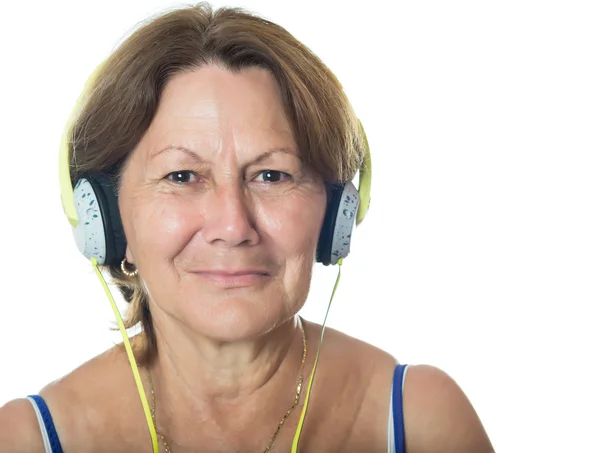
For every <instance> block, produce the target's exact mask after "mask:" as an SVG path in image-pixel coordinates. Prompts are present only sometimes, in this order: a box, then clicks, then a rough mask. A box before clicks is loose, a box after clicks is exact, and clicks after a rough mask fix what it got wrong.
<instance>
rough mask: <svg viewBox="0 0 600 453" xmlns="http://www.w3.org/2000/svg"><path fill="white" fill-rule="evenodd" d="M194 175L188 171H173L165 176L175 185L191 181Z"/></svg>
mask: <svg viewBox="0 0 600 453" xmlns="http://www.w3.org/2000/svg"><path fill="white" fill-rule="evenodd" d="M193 177H194V173H193V172H191V171H188V170H183V171H174V172H172V173H169V174H168V175H167V179H168V180H169V181H171V182H174V183H177V184H185V183H188V182H190V181H191V180H192V178H193Z"/></svg>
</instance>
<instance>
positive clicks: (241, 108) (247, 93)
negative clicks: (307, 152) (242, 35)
mask: <svg viewBox="0 0 600 453" xmlns="http://www.w3.org/2000/svg"><path fill="white" fill-rule="evenodd" d="M142 141H143V142H146V143H145V144H146V145H149V146H144V147H146V148H148V147H149V148H150V149H149V151H150V152H152V153H153V152H155V151H156V150H157V149H162V148H164V147H167V146H183V147H189V148H194V147H198V146H199V147H208V148H215V147H223V146H226V147H236V146H243V147H252V148H254V147H257V146H258V147H260V146H262V144H264V143H268V145H269V146H271V147H272V146H280V147H283V146H286V147H290V146H294V145H295V144H294V139H293V133H292V129H291V126H290V124H289V121H288V119H287V116H286V114H285V109H284V106H283V103H282V101H281V98H280V94H279V89H278V87H277V84H276V82H275V80H274V77H273V76H272V75H271V74H270V73H269V72H268V71H266V70H264V69H261V68H247V69H244V70H242V71H240V72H239V73H235V74H234V73H232V72H230V71H227V70H225V69H222V68H219V67H216V66H207V67H202V68H198V69H196V70H194V71H190V72H184V73H181V74H177V75H176V76H174V77H173V78H172V80H170V81H169V83H168V84H167V86H166V87H165V90H164V92H163V94H162V96H161V101H160V103H159V106H158V109H157V112H156V115H155V117H154V119H153V121H152V123H151V125H150V127H149V129H148V131H147V133H146V134H145V137H144V139H143V140H142Z"/></svg>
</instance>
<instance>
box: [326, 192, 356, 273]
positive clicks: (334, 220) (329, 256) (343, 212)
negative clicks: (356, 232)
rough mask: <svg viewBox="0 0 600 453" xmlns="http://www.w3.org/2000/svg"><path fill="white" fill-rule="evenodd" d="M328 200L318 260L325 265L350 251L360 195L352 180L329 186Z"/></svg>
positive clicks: (335, 261) (345, 255) (332, 262)
mask: <svg viewBox="0 0 600 453" xmlns="http://www.w3.org/2000/svg"><path fill="white" fill-rule="evenodd" d="M328 189H329V190H328V200H327V210H326V212H325V218H324V219H323V226H322V227H321V234H320V236H319V244H318V246H317V261H318V262H319V263H323V264H324V265H325V266H329V265H330V264H335V263H337V262H338V260H339V259H340V258H345V257H347V256H348V254H349V253H350V240H351V238H352V229H353V227H354V221H355V218H356V212H357V210H358V206H359V196H358V191H357V190H356V187H354V184H353V183H352V182H348V183H346V184H345V185H343V186H329V187H328Z"/></svg>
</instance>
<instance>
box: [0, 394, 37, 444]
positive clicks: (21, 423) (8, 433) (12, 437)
mask: <svg viewBox="0 0 600 453" xmlns="http://www.w3.org/2000/svg"><path fill="white" fill-rule="evenodd" d="M0 451H11V452H20V453H44V451H45V450H44V443H43V440H42V436H41V433H40V430H39V425H38V421H37V417H36V415H35V412H34V410H33V407H32V405H31V403H30V402H29V401H28V400H27V399H26V398H20V399H16V400H12V401H9V402H8V403H6V404H5V405H4V406H2V407H0Z"/></svg>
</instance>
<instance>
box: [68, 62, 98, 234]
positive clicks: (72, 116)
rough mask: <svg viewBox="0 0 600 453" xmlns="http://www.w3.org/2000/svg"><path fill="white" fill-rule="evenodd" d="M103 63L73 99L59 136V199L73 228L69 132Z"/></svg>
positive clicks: (71, 130)
mask: <svg viewBox="0 0 600 453" xmlns="http://www.w3.org/2000/svg"><path fill="white" fill-rule="evenodd" d="M103 65H104V61H103V62H102V63H100V64H99V65H98V66H97V67H96V69H94V71H93V72H92V74H91V75H90V76H89V77H88V79H87V80H86V82H85V84H84V86H83V90H82V91H81V94H80V95H79V97H78V98H77V101H75V106H74V107H73V109H72V110H71V113H70V114H69V118H68V120H67V123H66V125H65V128H64V130H63V134H62V136H61V141H60V148H59V156H58V181H59V184H60V200H61V203H62V207H63V211H64V212H65V215H66V216H67V219H68V220H69V223H70V224H71V226H72V227H73V228H76V227H77V225H78V224H79V217H78V216H77V209H76V208H75V197H74V196H73V184H72V182H71V167H70V161H69V147H70V144H71V134H72V132H73V125H74V122H75V120H76V119H77V117H78V116H79V113H80V112H81V109H82V108H83V105H84V104H85V101H86V100H87V97H88V95H89V93H90V87H91V86H92V85H93V83H94V82H95V80H96V77H97V76H98V73H99V72H100V69H101V68H102V66H103Z"/></svg>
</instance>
